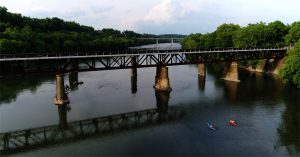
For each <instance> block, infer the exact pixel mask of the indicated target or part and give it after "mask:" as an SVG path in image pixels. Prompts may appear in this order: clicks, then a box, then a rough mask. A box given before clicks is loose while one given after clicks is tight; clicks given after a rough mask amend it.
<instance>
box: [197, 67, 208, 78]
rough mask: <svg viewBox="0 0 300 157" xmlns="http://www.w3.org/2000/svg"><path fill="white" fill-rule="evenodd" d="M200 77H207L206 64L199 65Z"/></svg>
mask: <svg viewBox="0 0 300 157" xmlns="http://www.w3.org/2000/svg"><path fill="white" fill-rule="evenodd" d="M198 75H199V76H202V77H205V76H206V65H205V64H198Z"/></svg>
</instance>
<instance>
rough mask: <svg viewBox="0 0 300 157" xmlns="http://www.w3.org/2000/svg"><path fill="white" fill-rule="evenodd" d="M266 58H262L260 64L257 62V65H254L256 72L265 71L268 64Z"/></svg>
mask: <svg viewBox="0 0 300 157" xmlns="http://www.w3.org/2000/svg"><path fill="white" fill-rule="evenodd" d="M268 62H269V61H268V60H267V59H264V60H262V62H261V64H259V65H258V66H257V67H256V69H255V71H256V72H260V73H261V72H265V71H266V70H267V64H268Z"/></svg>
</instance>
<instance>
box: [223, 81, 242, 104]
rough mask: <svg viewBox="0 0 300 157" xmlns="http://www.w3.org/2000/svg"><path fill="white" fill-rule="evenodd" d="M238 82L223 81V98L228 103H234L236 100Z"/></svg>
mask: <svg viewBox="0 0 300 157" xmlns="http://www.w3.org/2000/svg"><path fill="white" fill-rule="evenodd" d="M238 85H239V82H233V81H224V98H226V99H227V100H228V101H229V102H230V103H235V102H236V98H237V94H238V93H237V92H238V91H237V90H238Z"/></svg>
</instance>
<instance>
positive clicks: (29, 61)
mask: <svg viewBox="0 0 300 157" xmlns="http://www.w3.org/2000/svg"><path fill="white" fill-rule="evenodd" d="M286 53H287V48H276V49H275V48H274V49H226V50H197V51H196V50H194V51H132V52H124V53H120V52H119V53H111V54H107V53H101V54H98V53H95V54H77V55H75V56H74V55H73V56H72V55H68V54H56V55H50V54H39V55H37V54H34V55H23V56H22V55H17V56H16V55H0V63H2V64H7V63H10V64H11V65H14V66H15V67H18V68H17V70H15V72H16V73H17V72H20V73H35V72H58V71H61V72H69V71H97V70H111V69H126V68H142V67H154V66H157V65H166V66H172V65H184V64H199V63H215V62H232V61H241V60H256V59H272V58H275V59H280V58H283V57H284V56H285V55H286ZM74 63H76V64H75V65H76V66H74ZM71 65H72V66H71Z"/></svg>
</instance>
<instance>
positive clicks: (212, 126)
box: [207, 123, 216, 130]
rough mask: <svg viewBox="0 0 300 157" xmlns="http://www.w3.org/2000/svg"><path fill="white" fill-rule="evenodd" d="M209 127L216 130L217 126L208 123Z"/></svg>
mask: <svg viewBox="0 0 300 157" xmlns="http://www.w3.org/2000/svg"><path fill="white" fill-rule="evenodd" d="M207 126H208V128H209V129H210V130H216V128H215V126H214V125H213V124H209V123H207Z"/></svg>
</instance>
